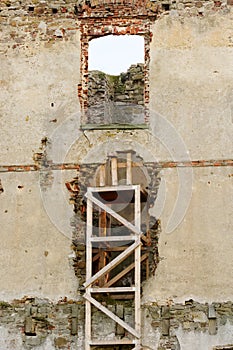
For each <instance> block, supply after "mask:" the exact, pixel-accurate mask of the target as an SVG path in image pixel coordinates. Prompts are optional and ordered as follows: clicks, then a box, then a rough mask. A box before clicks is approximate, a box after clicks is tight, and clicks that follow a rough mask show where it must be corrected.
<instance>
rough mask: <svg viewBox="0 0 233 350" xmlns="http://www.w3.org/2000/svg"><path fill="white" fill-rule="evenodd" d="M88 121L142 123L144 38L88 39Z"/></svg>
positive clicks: (123, 36) (137, 36)
mask: <svg viewBox="0 0 233 350" xmlns="http://www.w3.org/2000/svg"><path fill="white" fill-rule="evenodd" d="M88 66H89V69H88V109H87V122H88V123H89V124H105V125H109V124H143V123H144V119H145V110H144V91H145V87H144V82H145V79H144V38H143V36H139V35H118V36H116V35H108V36H105V37H100V38H97V39H93V40H91V41H90V42H89V53H88Z"/></svg>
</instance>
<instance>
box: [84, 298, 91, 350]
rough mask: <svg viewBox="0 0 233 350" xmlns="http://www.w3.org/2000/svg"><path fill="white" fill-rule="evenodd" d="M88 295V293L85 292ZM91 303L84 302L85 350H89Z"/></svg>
mask: <svg viewBox="0 0 233 350" xmlns="http://www.w3.org/2000/svg"><path fill="white" fill-rule="evenodd" d="M87 293H88V292H87ZM90 342H91V303H90V301H89V300H87V299H86V301H85V350H91V347H90Z"/></svg>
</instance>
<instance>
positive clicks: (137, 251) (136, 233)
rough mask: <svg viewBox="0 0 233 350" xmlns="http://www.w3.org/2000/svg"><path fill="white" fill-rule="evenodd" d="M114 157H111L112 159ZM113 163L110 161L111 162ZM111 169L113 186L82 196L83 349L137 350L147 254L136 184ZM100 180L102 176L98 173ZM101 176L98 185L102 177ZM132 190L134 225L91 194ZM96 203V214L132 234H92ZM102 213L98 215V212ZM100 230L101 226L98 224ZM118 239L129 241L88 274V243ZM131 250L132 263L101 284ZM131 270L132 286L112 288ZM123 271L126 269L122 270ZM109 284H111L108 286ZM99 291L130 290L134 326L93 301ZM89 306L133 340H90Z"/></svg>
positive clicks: (90, 191)
mask: <svg viewBox="0 0 233 350" xmlns="http://www.w3.org/2000/svg"><path fill="white" fill-rule="evenodd" d="M113 159H114V158H113ZM113 163H114V161H113ZM130 163H131V159H130V158H129V159H128V167H130ZM112 166H113V168H114V173H113V178H114V184H115V185H114V186H108V187H102V186H101V187H89V188H88V189H87V193H86V198H87V229H86V282H85V283H84V287H85V294H84V298H85V300H86V301H85V303H86V315H85V338H86V340H85V350H91V346H95V345H117V344H133V345H135V347H134V349H135V350H139V349H140V348H141V346H140V338H141V310H140V288H141V280H140V275H141V261H143V260H145V259H147V258H148V254H144V255H143V256H142V257H141V238H142V232H141V203H140V186H139V185H131V184H130V182H131V174H130V170H129V169H128V176H127V178H128V179H127V180H128V181H127V183H129V184H128V185H126V186H118V185H117V174H116V164H115V163H114V164H112ZM101 178H102V179H103V175H102V176H101ZM102 179H101V185H102V184H103V182H104V181H103V180H102ZM128 190H133V191H134V224H132V223H130V222H129V221H127V220H126V219H125V218H123V217H122V216H121V215H119V214H118V213H117V212H115V211H114V210H113V209H112V208H110V207H109V206H108V204H106V203H103V202H101V200H99V199H97V198H96V197H94V195H93V194H94V193H98V192H103V191H105V192H106V191H128ZM94 205H95V206H97V207H98V208H99V209H100V210H101V211H100V213H108V214H109V215H110V216H111V217H113V218H115V219H116V220H118V221H119V222H120V223H122V224H123V225H124V226H125V227H127V228H128V229H129V230H130V231H131V232H132V234H131V235H125V236H124V235H123V236H111V235H110V236H106V235H101V236H98V237H96V236H93V206H94ZM101 215H102V214H101ZM101 230H102V226H101ZM111 241H119V242H121V241H122V242H125V241H129V243H130V245H129V246H126V247H125V249H124V250H122V249H121V250H119V255H118V256H117V257H115V258H114V259H113V260H112V261H110V262H109V263H107V264H106V265H105V266H103V267H102V268H101V269H100V270H99V271H98V272H96V273H95V274H94V275H93V274H92V252H93V250H92V248H93V247H92V246H93V243H94V242H111ZM133 253H134V263H132V264H130V265H129V266H128V267H126V268H125V269H123V270H122V271H121V272H120V273H118V274H117V276H115V277H114V278H113V279H112V280H110V281H109V282H110V283H109V282H107V283H105V284H104V285H103V286H102V284H103V283H102V282H103V280H104V276H105V275H106V274H107V273H108V272H109V271H111V270H112V269H113V268H114V267H115V266H117V265H119V264H120V263H121V262H122V261H123V260H125V259H126V258H127V257H128V256H129V255H131V254H133ZM132 269H134V276H135V278H134V280H135V281H134V284H135V285H134V286H131V287H114V286H113V284H115V282H116V281H117V280H119V279H120V278H121V277H122V276H124V275H125V274H126V273H127V272H129V271H131V270H132ZM125 271H126V272H125ZM97 280H98V281H100V280H101V281H102V282H101V284H100V285H99V286H98V287H96V286H95V285H93V284H95V283H96V282H97ZM110 286H111V287H110ZM97 293H98V294H99V293H124V294H127V293H130V294H132V293H133V295H134V305H135V320H134V328H133V327H131V326H130V325H128V324H127V323H126V322H125V321H123V320H122V319H121V318H119V317H118V316H117V315H115V314H114V313H112V312H111V311H110V310H109V309H108V308H106V307H105V306H103V305H102V304H101V303H100V302H99V301H97V300H96V299H95V298H94V297H93V296H92V295H93V294H97ZM91 305H93V306H95V307H96V308H97V309H99V310H100V311H102V312H103V313H104V314H105V315H107V316H108V317H110V318H111V319H112V320H114V321H115V322H116V323H117V324H119V325H120V326H121V327H123V328H124V329H125V330H126V331H127V332H129V333H130V334H131V337H133V339H128V338H125V339H110V340H93V339H92V333H91Z"/></svg>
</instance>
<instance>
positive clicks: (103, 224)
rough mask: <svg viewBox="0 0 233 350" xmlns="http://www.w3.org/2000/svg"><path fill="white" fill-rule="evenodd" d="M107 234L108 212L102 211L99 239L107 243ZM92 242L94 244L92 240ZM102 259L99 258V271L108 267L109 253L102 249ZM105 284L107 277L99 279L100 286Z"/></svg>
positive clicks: (100, 251) (100, 252)
mask: <svg viewBox="0 0 233 350" xmlns="http://www.w3.org/2000/svg"><path fill="white" fill-rule="evenodd" d="M106 233H107V214H106V211H103V210H100V215H99V235H100V237H99V238H102V240H103V241H104V242H105V241H106ZM91 241H92V242H93V240H92V238H91ZM99 254H100V258H99V264H98V270H101V269H102V268H103V267H104V266H105V265H106V255H107V253H106V252H105V251H104V250H103V249H101V248H100V250H99ZM104 282H105V276H102V277H100V278H99V281H98V283H99V286H100V287H101V286H103V285H104Z"/></svg>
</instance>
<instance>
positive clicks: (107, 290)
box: [89, 287, 135, 293]
mask: <svg viewBox="0 0 233 350" xmlns="http://www.w3.org/2000/svg"><path fill="white" fill-rule="evenodd" d="M89 290H90V292H91V293H129V292H135V287H112V288H104V287H101V288H98V287H96V288H90V289H89Z"/></svg>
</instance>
